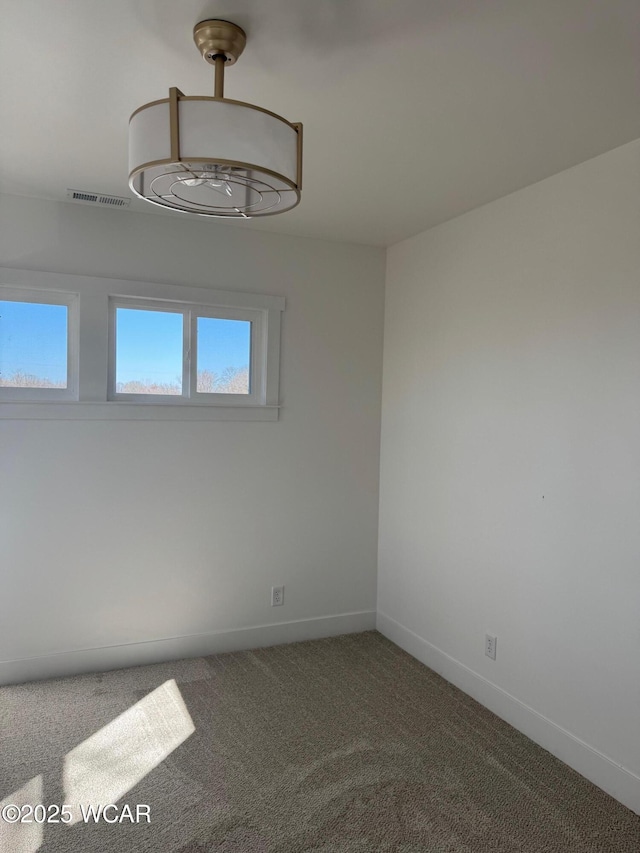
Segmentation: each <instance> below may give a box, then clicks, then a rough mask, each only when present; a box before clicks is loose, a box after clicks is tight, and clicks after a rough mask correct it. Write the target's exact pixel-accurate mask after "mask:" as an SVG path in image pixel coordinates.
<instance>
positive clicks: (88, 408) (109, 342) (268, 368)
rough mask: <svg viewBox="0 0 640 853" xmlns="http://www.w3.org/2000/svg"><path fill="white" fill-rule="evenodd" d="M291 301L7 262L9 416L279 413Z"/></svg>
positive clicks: (0, 340) (2, 369)
mask: <svg viewBox="0 0 640 853" xmlns="http://www.w3.org/2000/svg"><path fill="white" fill-rule="evenodd" d="M283 310H284V299H282V297H276V296H264V295H259V294H249V293H229V292H226V291H214V290H208V289H204V288H193V287H187V286H184V287H182V286H172V285H161V284H152V283H149V282H132V281H112V280H109V279H98V278H87V277H84V276H63V275H59V274H55V273H35V272H27V271H25V270H9V269H3V268H0V417H36V418H41V417H53V418H56V417H61V418H69V419H73V418H95V419H100V418H108V419H112V418H116V419H139V418H146V419H155V418H160V419H170V420H180V419H184V420H203V419H204V420H207V419H227V420H228V419H243V420H277V417H278V389H279V376H278V373H279V351H280V316H281V313H282V311H283ZM34 403H40V404H42V405H39V406H34V405H33V404H34ZM58 403H60V404H61V405H60V406H58V405H57V404H58ZM44 404H46V405H44Z"/></svg>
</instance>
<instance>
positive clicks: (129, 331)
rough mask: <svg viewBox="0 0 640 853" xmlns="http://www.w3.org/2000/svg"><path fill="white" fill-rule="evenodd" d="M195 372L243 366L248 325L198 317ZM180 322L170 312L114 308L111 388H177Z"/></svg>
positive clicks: (179, 379) (221, 371)
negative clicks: (137, 384)
mask: <svg viewBox="0 0 640 853" xmlns="http://www.w3.org/2000/svg"><path fill="white" fill-rule="evenodd" d="M197 334H198V352H197V359H198V361H197V364H198V372H199V373H201V372H202V371H210V372H211V373H214V374H216V375H218V376H221V375H223V374H224V373H225V372H226V371H228V370H242V369H244V368H248V367H249V360H250V353H251V323H250V322H248V321H244V320H222V319H219V318H212V317H199V318H198V320H197ZM182 349H183V320H182V314H178V313H175V312H171V311H149V310H144V309H139V308H117V309H116V385H123V384H126V383H128V382H141V383H146V384H156V385H176V386H178V388H177V393H180V387H181V384H182Z"/></svg>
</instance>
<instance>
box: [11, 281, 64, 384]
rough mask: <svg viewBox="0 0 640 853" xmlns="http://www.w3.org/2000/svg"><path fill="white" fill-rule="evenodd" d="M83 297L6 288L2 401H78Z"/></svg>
mask: <svg viewBox="0 0 640 853" xmlns="http://www.w3.org/2000/svg"><path fill="white" fill-rule="evenodd" d="M77 386H78V369H77V295H76V294H73V293H59V292H54V291H51V292H47V291H38V290H28V289H15V288H11V289H9V288H0V400H24V399H30V400H72V399H74V398H75V397H76V394H77Z"/></svg>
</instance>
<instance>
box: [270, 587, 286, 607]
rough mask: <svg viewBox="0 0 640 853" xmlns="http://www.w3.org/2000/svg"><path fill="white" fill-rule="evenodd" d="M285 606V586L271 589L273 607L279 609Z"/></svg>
mask: <svg viewBox="0 0 640 853" xmlns="http://www.w3.org/2000/svg"><path fill="white" fill-rule="evenodd" d="M281 604H284V586H272V587H271V606H272V607H279V606H280V605H281Z"/></svg>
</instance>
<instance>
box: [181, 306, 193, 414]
mask: <svg viewBox="0 0 640 853" xmlns="http://www.w3.org/2000/svg"><path fill="white" fill-rule="evenodd" d="M192 314H193V312H192V311H191V309H190V308H186V309H185V311H184V313H183V315H182V317H183V324H182V329H183V332H182V396H183V397H186V398H187V399H190V398H191V397H193V396H194V394H195V388H196V386H195V381H194V373H193V364H194V362H195V352H194V346H195V335H194V334H193V320H192Z"/></svg>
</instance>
